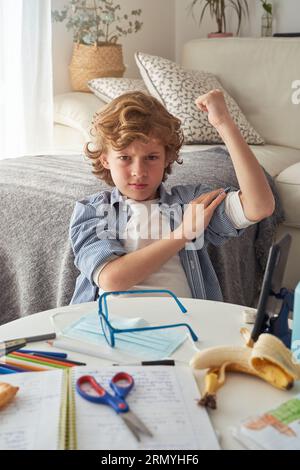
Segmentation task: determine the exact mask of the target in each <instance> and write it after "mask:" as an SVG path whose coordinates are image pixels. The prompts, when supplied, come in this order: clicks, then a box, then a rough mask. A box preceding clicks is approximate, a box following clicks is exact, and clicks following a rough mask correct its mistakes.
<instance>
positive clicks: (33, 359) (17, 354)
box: [9, 351, 73, 367]
mask: <svg viewBox="0 0 300 470" xmlns="http://www.w3.org/2000/svg"><path fill="white" fill-rule="evenodd" d="M9 356H10V357H16V358H17V357H18V358H20V359H21V358H23V359H24V360H30V362H33V363H37V364H40V363H41V364H49V365H51V364H52V365H53V366H61V367H62V366H63V367H73V364H70V363H69V362H66V361H64V360H57V359H50V358H48V357H47V358H46V357H42V356H33V355H32V354H25V353H21V352H19V351H14V352H13V353H12V354H10V355H9Z"/></svg>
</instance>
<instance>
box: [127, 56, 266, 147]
mask: <svg viewBox="0 0 300 470" xmlns="http://www.w3.org/2000/svg"><path fill="white" fill-rule="evenodd" d="M135 59H136V63H137V65H138V67H139V70H140V73H141V76H142V78H143V79H144V82H145V84H146V85H147V88H148V90H149V93H151V95H153V96H155V97H156V98H157V99H159V100H160V101H161V103H162V104H163V105H164V106H165V107H166V108H167V110H168V111H169V112H170V113H171V114H173V115H174V116H176V117H178V118H179V119H180V120H181V123H182V130H183V132H184V136H185V143H186V144H219V143H222V140H221V138H220V136H219V134H218V132H217V131H216V130H215V128H214V127H213V126H212V125H211V124H210V123H209V121H208V118H207V114H206V113H203V112H200V111H199V110H198V108H197V107H196V105H195V99H196V98H197V97H198V96H199V95H202V94H204V93H207V92H208V91H210V90H212V89H214V88H219V89H221V90H222V91H223V92H224V96H225V101H226V103H227V106H228V109H229V111H230V114H231V116H232V117H233V119H234V121H235V123H236V124H237V126H238V127H239V129H240V131H241V134H242V135H243V137H244V139H245V140H246V142H248V144H263V143H264V141H263V139H262V138H261V136H260V135H259V134H258V133H257V132H256V130H255V129H253V127H252V126H251V124H250V123H249V122H248V121H247V119H246V117H245V116H244V114H243V113H242V111H241V109H240V108H239V106H238V104H237V103H236V102H235V101H234V99H233V98H231V96H230V95H229V94H228V93H227V92H226V90H224V88H223V87H222V85H221V84H220V82H219V81H218V80H217V79H216V77H215V76H214V75H213V74H211V73H208V72H200V71H197V70H187V69H183V68H182V67H180V65H178V64H176V63H175V62H172V61H170V60H168V59H164V58H162V57H157V56H153V55H149V54H144V53H142V52H137V53H136V54H135Z"/></svg>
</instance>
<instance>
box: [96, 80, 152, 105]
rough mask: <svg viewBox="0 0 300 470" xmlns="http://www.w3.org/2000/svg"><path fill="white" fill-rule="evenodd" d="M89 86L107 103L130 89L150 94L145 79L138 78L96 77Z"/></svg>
mask: <svg viewBox="0 0 300 470" xmlns="http://www.w3.org/2000/svg"><path fill="white" fill-rule="evenodd" d="M88 87H89V89H90V90H91V91H92V92H93V93H94V94H95V95H96V96H98V98H100V99H101V100H103V101H105V103H109V102H110V101H111V100H113V99H114V98H117V97H118V96H120V95H123V93H127V92H129V91H143V92H144V93H147V94H149V92H148V90H147V87H146V85H145V84H144V82H143V80H140V79H137V78H111V77H109V78H95V79H94V80H90V81H89V82H88Z"/></svg>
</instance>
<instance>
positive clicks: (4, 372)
mask: <svg viewBox="0 0 300 470" xmlns="http://www.w3.org/2000/svg"><path fill="white" fill-rule="evenodd" d="M16 373H17V372H16V371H15V370H11V369H5V367H0V374H3V375H4V374H16Z"/></svg>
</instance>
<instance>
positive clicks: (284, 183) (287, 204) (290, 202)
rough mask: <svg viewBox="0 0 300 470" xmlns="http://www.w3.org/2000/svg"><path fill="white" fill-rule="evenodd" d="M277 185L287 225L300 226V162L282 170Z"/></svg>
mask: <svg viewBox="0 0 300 470" xmlns="http://www.w3.org/2000/svg"><path fill="white" fill-rule="evenodd" d="M276 186H277V189H278V192H279V195H280V198H281V201H282V203H283V208H284V212H285V225H290V226H292V227H299V228H300V162H298V163H295V164H294V165H291V166H289V167H288V168H286V169H285V170H284V171H282V172H281V173H280V174H279V175H278V177H277V178H276Z"/></svg>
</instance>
